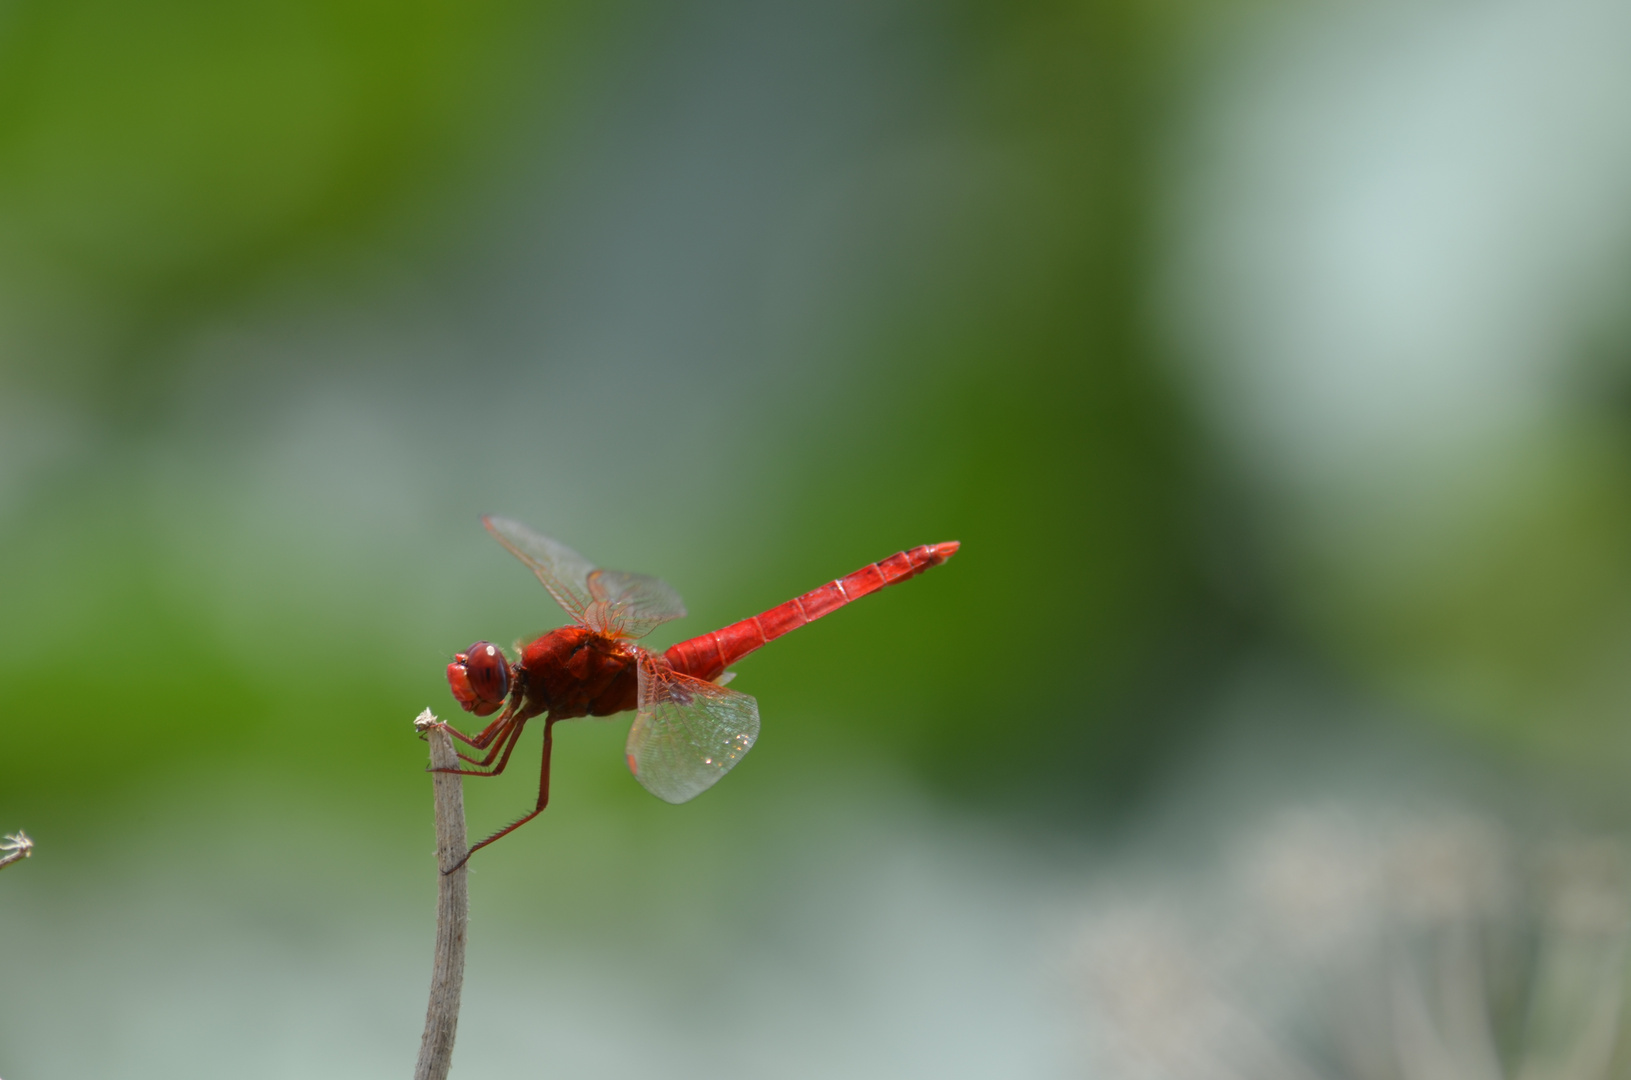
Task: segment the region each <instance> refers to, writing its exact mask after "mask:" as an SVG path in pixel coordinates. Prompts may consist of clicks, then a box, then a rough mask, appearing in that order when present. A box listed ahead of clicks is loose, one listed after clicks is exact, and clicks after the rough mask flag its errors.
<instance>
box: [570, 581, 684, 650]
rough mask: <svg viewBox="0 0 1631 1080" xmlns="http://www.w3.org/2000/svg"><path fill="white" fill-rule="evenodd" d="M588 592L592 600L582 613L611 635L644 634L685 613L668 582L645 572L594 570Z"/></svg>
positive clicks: (676, 594) (681, 616) (633, 636)
mask: <svg viewBox="0 0 1631 1080" xmlns="http://www.w3.org/2000/svg"><path fill="white" fill-rule="evenodd" d="M589 592H590V593H591V594H592V595H593V596H594V598H595V600H594V603H592V604H590V606H589V610H588V611H587V612H585V615H584V617H585V618H587V619H588V620H589V624H590V625H591V626H593V627H594V628H595V629H597V630H599V631H600V632H601V633H604V634H610V635H611V636H612V637H631V638H637V637H645V636H646V635H647V634H649V633H651V632H652V631H653V630H655V629H656V628H657V627H659V626H661V625H662V624H663V623H665V622H668V621H669V620H671V619H679V618H683V617H684V616H685V601H683V600H681V599H680V594H679V593H677V592H675V591H674V589H673V587H672V586H670V585H669V584H668V582H666V581H663V580H662V579H661V578H654V577H650V576H648V575H646V574H628V573H624V572H623V571H622V570H596V571H594V572H593V573H591V574H590V575H589ZM597 622H598V624H599V625H596V624H597Z"/></svg>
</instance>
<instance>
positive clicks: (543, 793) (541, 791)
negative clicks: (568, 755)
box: [442, 720, 555, 874]
mask: <svg viewBox="0 0 1631 1080" xmlns="http://www.w3.org/2000/svg"><path fill="white" fill-rule="evenodd" d="M554 734H555V721H554V720H545V721H544V760H543V762H542V764H541V765H540V766H539V770H538V805H537V806H536V807H534V808H533V811H532V813H530V814H528V815H527V816H526V817H524V818H522V819H521V820H519V821H512V822H510V823H509V824H508V825H506V826H504V827H503V828H502V829H500V830H498V831H497V832H496V833H494V834H493V835H491V836H489V837H488V838H487V839H485V840H483V841H482V842H481V843H479V844H477V845H476V846H475V847H473V848H471V849H470V850H469V851H467V852H466V853H465V856H464V858H462V859H460V860H459V861H458V863H457V864H455V865H453V866H450V867H448V868H447V869H446V870H443V871H442V873H444V874H451V873H452V872H453V871H455V870H457V869H458V868H459V867H461V866H463V865H464V864H465V863H467V862H469V861H470V856H472V855H474V854H475V853H476V852H478V851H480V850H481V849H482V848H484V847H486V846H487V845H488V844H491V843H492V842H493V841H494V840H497V839H498V838H499V837H501V836H507V835H509V834H510V833H512V832H514V831H515V830H517V829H519V828H520V827H521V826H523V825H525V824H526V823H527V822H529V821H531V820H532V819H533V818H535V817H537V816H538V815H539V814H542V813H543V812H544V807H546V806H548V805H549V751H550V747H551V746H552V745H553V743H554V741H555V740H554ZM511 745H512V746H513V745H514V743H513V742H512V743H511ZM504 756H505V757H506V758H508V757H509V756H510V755H509V754H508V753H507V752H506V753H505V755H504ZM482 775H490V774H482Z"/></svg>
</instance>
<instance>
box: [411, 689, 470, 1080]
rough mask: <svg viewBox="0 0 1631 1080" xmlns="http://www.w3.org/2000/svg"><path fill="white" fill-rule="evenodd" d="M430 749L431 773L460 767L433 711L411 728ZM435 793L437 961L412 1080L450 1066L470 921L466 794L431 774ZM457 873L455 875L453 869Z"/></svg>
mask: <svg viewBox="0 0 1631 1080" xmlns="http://www.w3.org/2000/svg"><path fill="white" fill-rule="evenodd" d="M413 726H414V729H415V730H417V731H418V732H419V733H420V734H421V735H423V736H424V737H425V741H426V742H428V743H430V764H431V768H433V769H452V768H457V767H458V764H459V759H458V756H457V755H456V754H455V753H454V751H453V740H452V739H451V738H449V737H448V734H447V732H446V731H444V730H443V729H442V726H441V724H440V723H439V722H438V721H437V719H436V717H435V716H433V715H431V711H430V710H429V709H426V710H425V711H424V712H422V713H420V714H419V717H418V719H416V720H415V721H414V722H413ZM431 787H432V788H433V789H434V791H435V793H436V870H437V873H436V960H435V964H434V966H433V967H432V969H431V975H430V1005H429V1007H428V1008H427V1009H426V1010H425V1034H424V1037H423V1038H422V1039H421V1040H420V1042H419V1064H418V1065H417V1066H416V1067H415V1068H414V1071H413V1076H414V1080H446V1077H447V1070H448V1067H449V1066H450V1065H452V1063H453V1039H454V1036H455V1035H457V1034H458V1030H459V992H460V990H462V989H463V987H464V942H465V931H466V925H467V923H468V921H469V918H470V891H469V888H468V883H467V880H466V877H467V874H468V871H467V869H466V868H465V865H464V859H465V858H466V855H467V853H468V850H469V838H468V837H467V836H466V834H465V826H464V788H463V787H462V786H461V785H460V782H459V777H457V776H455V775H453V774H452V773H445V772H433V773H431ZM454 867H457V869H453V868H454Z"/></svg>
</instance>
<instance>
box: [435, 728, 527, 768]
mask: <svg viewBox="0 0 1631 1080" xmlns="http://www.w3.org/2000/svg"><path fill="white" fill-rule="evenodd" d="M524 723H526V721H525V720H522V721H519V722H518V723H515V724H514V725H513V726H512V727H506V728H505V729H504V730H503V731H502V732H500V733H499V734H498V736H497V737H496V738H495V739H494V740H493V748H492V749H491V750H489V751H487V756H486V757H484V758H482V759H481V760H480V761H477V760H476V759H475V758H473V757H471V756H470V755H469V754H460V753H459V751H458V750H457V749H455V750H454V751H453V752H454V753H455V754H458V755H459V760H460V761H468V762H469V763H470V764H472V765H474V766H476V767H477V768H480V769H485V768H488V767H490V766H491V765H492V764H493V759H494V758H496V757H498V755H499V753H500V752H501V751H502V750H503V749H504V747H505V746H506V745H510V746H513V745H515V738H516V736H517V735H519V734H520V731H521V725H522V724H524Z"/></svg>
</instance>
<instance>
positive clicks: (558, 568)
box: [481, 516, 598, 629]
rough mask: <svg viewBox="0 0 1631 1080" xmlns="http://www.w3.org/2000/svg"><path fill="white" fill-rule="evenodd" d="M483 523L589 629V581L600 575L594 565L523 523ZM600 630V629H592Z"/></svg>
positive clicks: (484, 520) (491, 519)
mask: <svg viewBox="0 0 1631 1080" xmlns="http://www.w3.org/2000/svg"><path fill="white" fill-rule="evenodd" d="M481 523H482V524H483V525H485V526H487V531H488V532H490V533H492V534H493V539H495V540H497V541H498V542H499V543H501V544H503V545H504V547H505V548H506V549H507V550H508V551H509V553H510V554H511V555H514V556H515V557H516V558H518V559H520V560H521V561H522V562H524V563H526V564H527V565H528V566H530V567H532V572H533V573H534V574H537V575H538V580H539V581H541V582H543V583H544V588H546V589H548V590H549V595H551V596H553V597H554V598H555V602H556V603H557V604H559V605H561V607H563V608H565V609H566V613H567V614H568V615H570V616H572V621H573V622H576V623H578V624H580V625H583V626H589V625H590V624H589V621H588V619H587V618H586V613H587V612H588V610H589V605H590V604H591V603H592V602H593V601H594V597H593V596H591V595H590V593H589V577H590V575H592V574H594V573H596V572H597V571H596V570H595V565H594V563H591V562H590V561H589V560H588V559H585V558H584V557H583V556H582V555H579V554H578V553H577V552H575V551H573V550H572V549H571V548H569V547H567V546H566V545H565V544H563V543H561V542H560V541H558V540H551V539H550V538H549V537H547V536H544V535H542V534H540V533H535V532H533V531H532V530H531V529H529V528H527V527H526V526H525V525H523V524H521V523H520V522H519V521H511V520H510V519H509V518H501V517H491V516H488V517H483V518H482V519H481ZM591 629H598V627H591Z"/></svg>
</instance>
